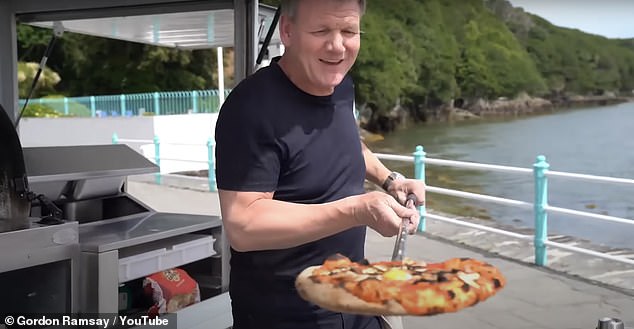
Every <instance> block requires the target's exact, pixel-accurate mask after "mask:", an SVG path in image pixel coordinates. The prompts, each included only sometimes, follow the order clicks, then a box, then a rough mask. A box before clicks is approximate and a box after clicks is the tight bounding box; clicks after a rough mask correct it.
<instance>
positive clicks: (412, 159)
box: [375, 146, 634, 266]
mask: <svg viewBox="0 0 634 329" xmlns="http://www.w3.org/2000/svg"><path fill="white" fill-rule="evenodd" d="M375 155H376V156H377V157H378V158H379V159H382V160H391V161H401V162H409V163H414V171H415V172H416V173H419V174H418V175H415V176H416V177H415V178H417V179H422V180H423V181H424V180H425V177H424V174H423V175H420V173H424V171H425V166H426V165H427V164H430V165H439V166H451V167H457V168H465V169H477V170H485V171H497V172H511V173H516V174H530V175H532V176H533V179H534V184H535V196H534V198H535V199H534V202H532V203H531V202H525V201H519V200H513V199H508V198H502V197H496V196H491V195H485V194H477V193H471V192H465V191H458V190H452V189H447V188H441V187H436V186H429V185H428V186H426V190H427V191H428V192H432V193H438V194H443V195H449V196H454V197H461V198H467V199H473V200H479V201H487V202H492V203H498V204H504V205H511V206H515V207H519V208H524V209H532V210H533V213H534V217H535V233H534V235H523V234H518V233H514V232H510V231H506V230H502V229H497V228H492V227H489V226H486V225H478V224H475V223H471V222H467V221H464V220H459V219H455V218H448V217H445V216H440V215H437V214H430V213H426V211H425V209H424V207H421V208H422V209H420V213H421V225H420V226H419V231H424V230H425V229H424V228H425V223H424V221H425V218H432V219H436V220H439V221H443V222H448V223H452V224H456V225H461V226H466V227H471V228H476V229H479V230H482V231H487V232H492V233H497V234H502V235H506V236H511V237H514V238H518V239H522V240H530V239H532V240H533V245H534V248H535V263H536V264H537V265H541V266H544V265H546V262H547V257H546V247H547V246H551V247H556V248H560V249H565V250H569V251H573V252H578V253H583V254H587V255H592V256H596V257H600V258H605V259H610V260H614V261H618V262H622V263H626V264H632V265H634V259H631V258H627V257H623V256H616V255H609V254H606V253H601V252H598V251H594V250H590V249H585V248H579V247H574V246H569V245H565V244H561V243H557V242H553V241H549V240H548V237H547V227H546V223H547V220H546V218H547V214H548V213H549V212H552V213H561V214H567V215H572V216H578V217H586V218H593V219H598V220H604V221H610V222H614V223H620V224H628V225H634V220H633V219H628V218H621V217H615V216H608V215H601V214H594V213H590V212H585V211H579V210H574V209H568V208H562V207H555V206H551V205H549V204H548V189H547V183H546V182H547V178H548V177H563V178H571V179H578V180H586V181H596V182H607V183H617V184H626V185H634V179H627V178H615V177H605V176H596V175H587V174H579V173H569V172H562V171H551V170H549V169H548V168H549V164H548V163H547V162H546V158H545V157H544V156H538V157H537V161H536V163H535V164H533V169H529V168H521V167H512V166H503V165H494V164H487V163H476V162H466V161H455V160H445V159H434V158H426V157H425V152H424V151H423V147H422V146H417V147H416V150H415V152H413V154H412V155H411V156H410V155H396V154H384V153H375Z"/></svg>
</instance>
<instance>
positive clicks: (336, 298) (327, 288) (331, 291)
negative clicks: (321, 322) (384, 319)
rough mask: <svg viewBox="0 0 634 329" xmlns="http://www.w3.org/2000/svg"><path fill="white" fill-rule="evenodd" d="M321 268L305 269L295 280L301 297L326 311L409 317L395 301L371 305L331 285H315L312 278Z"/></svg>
mask: <svg viewBox="0 0 634 329" xmlns="http://www.w3.org/2000/svg"><path fill="white" fill-rule="evenodd" d="M319 267H320V266H311V267H308V268H306V269H304V270H303V271H302V272H301V273H300V274H299V275H298V276H297V279H296V280H295V287H296V288H297V292H298V293H299V295H300V296H301V297H302V298H304V299H305V300H307V301H310V302H312V303H314V304H316V305H318V306H320V307H323V308H325V309H328V310H331V311H336V312H342V313H353V314H363V315H408V313H407V312H406V311H405V309H404V308H403V306H401V305H400V304H398V303H397V302H395V301H389V302H388V303H386V304H378V303H369V302H366V301H364V300H362V299H360V298H358V297H357V296H355V295H353V294H351V293H349V292H347V291H346V290H345V289H343V288H340V287H337V286H335V285H333V284H330V283H315V282H314V281H313V280H312V279H311V278H310V276H311V275H312V273H313V271H314V270H315V269H317V268H319Z"/></svg>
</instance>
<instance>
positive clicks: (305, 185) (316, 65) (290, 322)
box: [216, 0, 425, 329]
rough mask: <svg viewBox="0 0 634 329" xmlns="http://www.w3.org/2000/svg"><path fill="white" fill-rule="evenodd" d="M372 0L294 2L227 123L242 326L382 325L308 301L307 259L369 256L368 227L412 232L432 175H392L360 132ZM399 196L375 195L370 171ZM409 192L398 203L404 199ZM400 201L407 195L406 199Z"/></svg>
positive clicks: (223, 189) (225, 188) (220, 141)
mask: <svg viewBox="0 0 634 329" xmlns="http://www.w3.org/2000/svg"><path fill="white" fill-rule="evenodd" d="M364 10H365V2H364V1H363V0H348V1H346V0H338V1H337V0H299V1H297V0H296V1H282V14H281V16H280V36H281V38H282V42H283V43H284V46H285V52H284V55H283V56H282V57H281V58H280V59H279V60H278V59H276V60H274V61H273V62H272V63H271V65H270V66H268V67H266V68H262V69H260V70H259V71H257V72H256V73H255V74H253V75H252V76H250V77H248V78H246V79H245V80H244V81H242V82H241V83H240V84H238V85H237V86H236V87H235V88H234V90H233V91H232V93H231V94H230V95H229V97H228V98H227V100H226V102H225V103H224V105H223V107H222V109H221V111H220V114H219V117H218V122H217V125H216V143H217V144H216V152H217V153H216V159H217V168H216V170H217V182H218V188H219V197H220V205H221V211H222V218H223V222H224V227H225V229H226V232H227V236H228V239H229V242H230V244H231V248H232V254H231V274H230V288H229V291H230V295H231V298H232V310H233V318H234V328H235V329H244V328H279V329H284V328H288V329H303V328H306V329H308V328H311V329H312V328H358V329H361V328H365V329H370V328H376V329H378V328H380V323H379V319H378V318H376V317H367V316H355V315H351V314H339V313H334V312H330V311H327V310H324V309H321V308H319V307H317V306H315V305H313V304H311V303H309V302H306V301H304V300H302V299H301V298H300V297H299V295H298V294H297V292H296V290H295V288H294V280H295V277H296V275H297V274H298V273H299V272H300V271H301V270H302V269H304V268H306V267H308V266H311V265H317V264H321V263H323V261H324V260H325V259H326V258H327V257H329V256H331V255H334V254H336V253H341V254H343V255H345V256H347V257H349V258H351V259H352V260H354V261H359V260H361V259H363V257H364V243H365V230H366V227H370V228H372V229H374V230H376V231H377V232H379V233H380V234H382V235H383V236H394V235H396V234H397V232H398V228H399V224H400V223H401V221H402V218H410V225H409V227H408V230H409V232H410V233H411V232H414V231H415V228H416V226H417V225H418V219H419V217H418V213H417V212H416V210H415V209H409V208H405V207H404V206H402V205H401V204H402V202H404V200H405V196H406V195H407V194H408V193H414V194H415V195H416V196H417V198H418V200H419V205H421V204H422V203H423V202H424V199H425V190H424V184H423V183H422V182H421V181H418V180H411V179H405V178H403V177H402V176H400V175H398V174H396V173H391V172H390V171H389V170H388V169H387V168H386V167H385V166H384V165H383V164H381V162H380V161H379V160H378V159H377V158H376V156H375V155H373V154H372V153H371V151H370V150H369V149H368V148H367V147H365V145H363V144H362V143H361V141H360V139H359V134H358V130H357V127H356V122H355V119H354V114H353V100H354V89H353V85H352V81H351V80H350V79H349V78H348V77H347V73H348V71H349V70H350V68H351V67H352V65H353V63H354V61H355V59H356V57H357V54H358V52H359V47H360V20H361V16H362V15H363V12H364ZM365 179H368V180H370V181H372V182H374V183H377V184H379V185H383V186H384V187H385V188H386V189H387V191H388V192H389V194H388V193H383V192H371V193H365V191H364V186H363V183H364V180H365ZM397 199H398V201H397ZM399 201H400V202H401V204H399Z"/></svg>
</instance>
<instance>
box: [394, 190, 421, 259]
mask: <svg viewBox="0 0 634 329" xmlns="http://www.w3.org/2000/svg"><path fill="white" fill-rule="evenodd" d="M415 204H416V195H414V194H409V195H407V199H406V200H405V207H407V208H410V207H412V206H414V205H415ZM408 223H409V218H403V220H402V221H401V226H400V227H399V229H398V235H397V236H396V243H395V244H394V251H393V252H392V260H393V261H402V260H403V256H404V255H405V242H407V232H406V231H405V230H406V229H407V224H408Z"/></svg>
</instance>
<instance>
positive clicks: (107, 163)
mask: <svg viewBox="0 0 634 329" xmlns="http://www.w3.org/2000/svg"><path fill="white" fill-rule="evenodd" d="M23 153H24V161H25V163H26V171H27V176H28V178H29V183H39V182H50V181H69V180H83V179H91V178H105V177H125V176H130V175H138V174H148V173H155V172H158V166H156V165H155V164H154V163H152V162H151V161H149V160H148V159H146V158H144V157H142V156H139V154H138V153H137V152H136V151H134V150H133V149H131V148H130V147H129V146H127V145H123V144H120V145H119V144H116V145H79V146H57V147H25V148H23Z"/></svg>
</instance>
